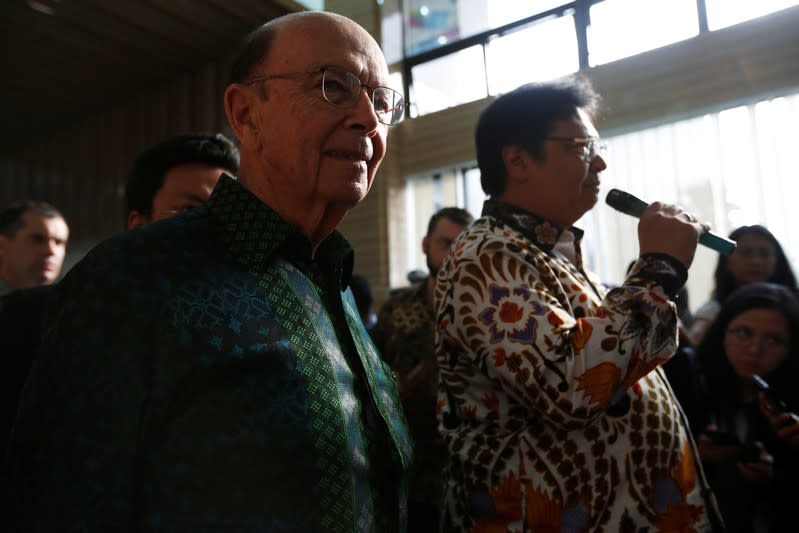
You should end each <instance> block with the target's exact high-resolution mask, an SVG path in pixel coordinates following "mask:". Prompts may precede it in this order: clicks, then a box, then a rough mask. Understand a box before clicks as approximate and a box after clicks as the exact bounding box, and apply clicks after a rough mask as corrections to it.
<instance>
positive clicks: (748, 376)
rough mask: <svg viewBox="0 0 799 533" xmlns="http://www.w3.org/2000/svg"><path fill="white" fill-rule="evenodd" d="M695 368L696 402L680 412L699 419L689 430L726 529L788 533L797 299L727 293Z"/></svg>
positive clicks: (795, 490)
mask: <svg viewBox="0 0 799 533" xmlns="http://www.w3.org/2000/svg"><path fill="white" fill-rule="evenodd" d="M697 362H698V363H699V368H700V370H701V381H700V382H698V384H697V386H698V388H699V389H700V394H699V396H700V398H701V400H700V401H699V402H697V403H695V404H691V403H685V404H684V405H683V408H684V409H685V410H686V412H687V413H688V414H689V417H690V418H692V419H693V420H696V421H698V422H697V424H696V425H695V427H693V428H692V430H693V431H694V434H695V435H697V443H698V447H699V455H700V457H701V458H702V461H703V464H704V465H705V468H706V473H707V475H708V479H709V481H710V484H711V486H712V487H713V489H714V491H715V492H716V495H717V497H718V500H719V505H720V507H721V511H722V515H723V516H724V519H725V521H726V523H727V526H728V527H729V528H730V531H741V532H766V531H793V530H794V529H789V528H788V525H789V524H790V526H791V527H792V528H793V527H795V525H796V521H795V519H794V515H795V511H794V509H793V507H795V506H796V504H797V499H796V495H797V494H799V416H797V415H796V413H797V412H799V299H798V298H797V296H796V293H795V292H794V291H793V290H790V289H788V288H786V287H784V286H781V285H777V284H773V283H763V282H754V283H749V284H746V285H744V286H742V287H740V288H738V289H736V290H735V291H733V292H732V294H730V295H729V296H728V297H727V298H726V300H725V301H724V303H723V304H722V306H721V309H720V311H719V314H718V316H717V317H716V320H715V321H714V322H713V324H712V325H711V326H710V328H709V329H708V331H707V334H706V335H705V338H704V339H703V341H702V343H701V344H700V345H699V347H698V349H697ZM753 375H759V376H761V377H762V378H763V379H764V380H765V381H766V382H767V383H769V384H770V388H771V390H772V392H773V395H774V396H773V397H771V398H767V397H766V395H765V394H764V393H763V392H762V391H760V390H759V389H758V388H757V387H756V386H755V384H754V382H753V377H752V376H753ZM777 398H779V401H778V400H777ZM681 403H683V402H682V400H681ZM788 515H790V522H788V521H787V520H788V519H789V517H788Z"/></svg>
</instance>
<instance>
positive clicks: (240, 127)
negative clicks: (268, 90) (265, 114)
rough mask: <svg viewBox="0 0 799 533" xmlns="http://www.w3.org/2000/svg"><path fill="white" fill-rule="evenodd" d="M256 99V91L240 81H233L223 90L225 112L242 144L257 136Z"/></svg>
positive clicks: (248, 143) (258, 125)
mask: <svg viewBox="0 0 799 533" xmlns="http://www.w3.org/2000/svg"><path fill="white" fill-rule="evenodd" d="M258 99H259V97H258V95H257V93H256V91H253V90H250V89H249V88H248V87H246V86H245V85H242V84H240V83H233V84H231V85H230V86H228V88H227V89H226V90H225V114H226V115H227V120H228V122H229V123H230V127H231V128H232V129H233V132H234V133H235V134H236V138H238V140H239V142H240V143H241V144H242V145H250V144H251V143H250V142H248V141H252V140H253V139H255V138H257V137H258V129H259V127H260V126H261V123H260V118H259V112H258V108H257V107H256V105H255V104H256V103H257V101H258Z"/></svg>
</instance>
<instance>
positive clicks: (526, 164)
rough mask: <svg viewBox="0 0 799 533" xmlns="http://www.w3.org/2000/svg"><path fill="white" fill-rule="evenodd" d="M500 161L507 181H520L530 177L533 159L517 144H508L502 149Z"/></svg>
mask: <svg viewBox="0 0 799 533" xmlns="http://www.w3.org/2000/svg"><path fill="white" fill-rule="evenodd" d="M502 162H503V163H504V165H505V173H506V175H507V180H508V183H511V182H516V183H520V182H524V181H527V179H528V178H529V177H530V171H531V170H532V167H533V165H534V163H535V160H534V159H533V157H532V156H531V155H530V152H529V151H527V149H526V148H523V147H521V146H519V145H518V144H509V145H508V146H505V147H504V148H503V149H502Z"/></svg>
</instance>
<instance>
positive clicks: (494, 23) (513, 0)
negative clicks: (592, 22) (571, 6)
mask: <svg viewBox="0 0 799 533" xmlns="http://www.w3.org/2000/svg"><path fill="white" fill-rule="evenodd" d="M568 3H570V2H568V1H566V0H536V1H535V2H531V1H522V0H490V1H489V0H407V1H406V2H405V6H406V8H405V48H406V53H407V55H409V56H413V55H416V54H419V53H421V52H425V51H427V50H432V49H433V48H437V47H439V46H443V45H445V44H447V43H451V42H453V41H457V40H458V39H463V38H464V37H470V36H472V35H475V34H478V33H480V32H483V31H485V30H488V29H491V28H497V27H499V26H503V25H505V24H508V23H510V22H513V21H516V20H520V19H523V18H526V17H529V16H532V15H535V14H536V13H542V12H544V11H548V10H549V9H552V8H554V7H557V6H560V5H564V4H568Z"/></svg>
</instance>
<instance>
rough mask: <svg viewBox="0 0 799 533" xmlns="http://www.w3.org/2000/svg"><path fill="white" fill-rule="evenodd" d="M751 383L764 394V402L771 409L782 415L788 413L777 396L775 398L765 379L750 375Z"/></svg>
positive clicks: (786, 407) (783, 403) (785, 406)
mask: <svg viewBox="0 0 799 533" xmlns="http://www.w3.org/2000/svg"><path fill="white" fill-rule="evenodd" d="M752 383H753V384H754V385H755V387H756V388H757V389H758V390H761V391H763V392H765V393H766V400H767V401H768V403H769V405H770V406H771V408H772V409H774V410H775V411H777V412H778V413H784V412H786V411H788V405H787V404H786V403H785V402H784V401H783V400H781V399H780V397H779V396H777V394H776V393H775V392H774V390H772V388H771V387H770V386H769V384H768V383H767V382H766V380H765V379H763V378H761V377H760V376H758V375H757V374H752Z"/></svg>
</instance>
